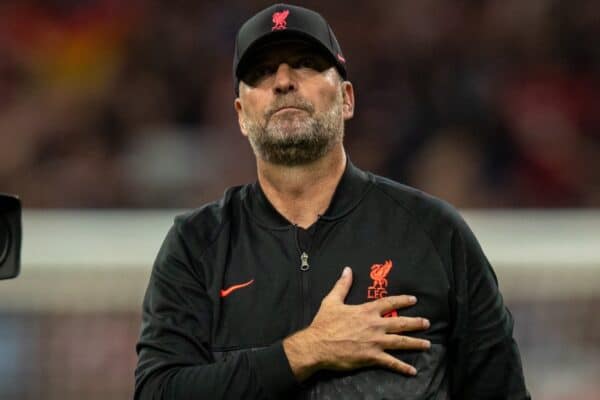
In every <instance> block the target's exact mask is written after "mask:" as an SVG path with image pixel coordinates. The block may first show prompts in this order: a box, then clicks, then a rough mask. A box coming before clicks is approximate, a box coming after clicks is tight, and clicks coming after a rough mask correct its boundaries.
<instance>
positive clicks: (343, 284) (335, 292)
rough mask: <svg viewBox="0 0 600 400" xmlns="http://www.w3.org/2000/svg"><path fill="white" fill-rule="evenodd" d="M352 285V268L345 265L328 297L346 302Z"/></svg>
mask: <svg viewBox="0 0 600 400" xmlns="http://www.w3.org/2000/svg"><path fill="white" fill-rule="evenodd" d="M351 286H352V269H351V268H350V267H344V269H343V271H342V275H341V276H340V279H338V280H337V282H336V283H335V285H333V289H331V291H330V292H329V294H328V295H327V297H329V298H332V299H335V300H337V301H340V302H342V303H343V302H344V300H345V299H346V296H347V295H348V292H349V291H350V287H351Z"/></svg>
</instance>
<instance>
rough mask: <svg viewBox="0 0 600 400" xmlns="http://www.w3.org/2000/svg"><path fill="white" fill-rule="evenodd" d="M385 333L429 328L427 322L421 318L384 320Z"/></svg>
mask: <svg viewBox="0 0 600 400" xmlns="http://www.w3.org/2000/svg"><path fill="white" fill-rule="evenodd" d="M385 323H386V332H387V333H400V332H411V331H420V330H423V329H427V328H429V326H430V323H429V320H427V319H425V318H421V317H392V318H385Z"/></svg>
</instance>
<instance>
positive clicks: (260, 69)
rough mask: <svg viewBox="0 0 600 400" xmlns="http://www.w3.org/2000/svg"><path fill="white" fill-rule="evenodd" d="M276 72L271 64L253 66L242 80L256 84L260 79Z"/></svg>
mask: <svg viewBox="0 0 600 400" xmlns="http://www.w3.org/2000/svg"><path fill="white" fill-rule="evenodd" d="M274 73H275V67H273V66H272V65H269V64H261V65H257V66H256V67H254V68H251V69H250V70H249V71H248V72H246V74H245V76H244V77H243V79H242V80H243V81H244V82H246V83H248V84H250V85H255V84H257V83H258V82H259V81H260V80H262V79H264V78H267V77H269V76H270V75H273V74H274Z"/></svg>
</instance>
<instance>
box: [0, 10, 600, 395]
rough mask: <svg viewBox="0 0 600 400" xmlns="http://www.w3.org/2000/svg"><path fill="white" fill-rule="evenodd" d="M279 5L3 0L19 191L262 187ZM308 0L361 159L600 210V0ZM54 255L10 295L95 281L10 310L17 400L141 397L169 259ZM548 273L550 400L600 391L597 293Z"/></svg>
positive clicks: (38, 195) (525, 321)
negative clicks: (243, 116)
mask: <svg viewBox="0 0 600 400" xmlns="http://www.w3.org/2000/svg"><path fill="white" fill-rule="evenodd" d="M269 4H271V3H269V2H266V1H257V0H232V1H224V2H220V1H212V0H204V1H203V0H170V1H167V0H160V1H159V0H128V1H121V0H19V1H10V0H9V1H0V192H5V193H14V194H18V195H19V196H20V197H21V199H22V201H23V204H24V206H25V207H26V208H28V209H31V208H37V209H40V210H41V211H40V212H41V213H42V214H43V213H45V212H47V211H46V210H47V209H53V208H57V209H58V208H60V209H62V208H72V209H77V210H79V209H81V208H87V209H114V208H122V209H128V210H129V209H131V210H133V209H141V208H142V209H151V208H169V209H183V208H191V207H197V206H199V205H201V204H202V203H204V202H206V201H209V200H212V199H215V198H218V197H220V196H221V194H222V193H223V190H224V189H225V188H226V187H227V186H231V185H238V184H243V183H247V182H250V181H254V180H255V170H254V157H253V155H252V152H251V149H250V146H249V145H248V143H247V141H246V140H245V138H244V137H243V136H242V135H241V134H240V133H239V128H238V126H237V119H236V116H235V112H234V109H233V100H234V96H235V95H234V88H233V80H232V71H231V68H232V54H233V46H234V39H235V33H236V31H237V29H238V28H239V26H240V25H241V24H242V22H243V21H245V20H246V19H247V18H248V17H249V16H251V15H252V14H253V13H254V12H256V11H257V10H259V9H261V8H263V7H265V6H267V5H269ZM294 4H298V5H304V6H307V7H309V8H314V9H316V10H318V11H320V12H321V13H322V14H323V15H324V16H325V17H326V18H327V20H328V21H329V22H330V24H331V25H332V26H333V28H334V31H335V33H336V36H337V38H338V40H339V41H340V44H341V47H342V49H343V51H344V56H345V58H346V60H347V63H348V69H349V79H350V80H351V81H352V82H353V84H354V86H355V91H356V94H357V110H356V115H355V118H354V119H353V120H352V121H350V122H349V123H348V125H347V132H346V143H347V149H348V152H349V155H350V158H351V159H352V160H353V162H354V163H355V164H357V165H358V166H360V167H362V168H364V169H368V170H371V171H373V172H375V173H378V174H381V175H385V176H388V177H391V178H393V179H396V180H398V181H400V182H403V183H406V184H409V185H411V186H415V187H417V188H419V189H422V190H424V191H426V192H429V193H432V194H434V195H437V196H439V197H442V198H444V199H446V200H448V201H450V202H451V203H453V204H454V205H456V206H457V207H459V208H461V209H469V208H494V209H496V208H519V207H521V208H536V209H538V208H552V209H556V210H558V209H559V208H560V209H562V208H587V209H592V208H597V207H600V45H599V43H600V1H597V0H571V1H567V0H564V1H558V0H454V1H451V0H418V1H417V0H381V1H380V0H378V1H356V2H349V1H343V0H321V1H316V0H310V1H296V2H294ZM590 211H591V210H590ZM77 212H78V211H77ZM557 212H558V211H557ZM38 218H39V219H40V220H41V221H42V222H41V223H40V226H43V224H44V222H43V221H45V219H44V215H42V216H41V217H40V216H38ZM74 218H78V217H77V216H75V217H74ZM98 218H99V219H102V215H100V216H99V217H98ZM532 223H535V222H532ZM26 228H27V226H26ZM49 229H50V228H49ZM85 229H87V228H85V227H82V232H83V231H84V230H85ZM89 229H94V228H89ZM50 231H52V230H51V229H50ZM28 234H29V236H28ZM161 234H163V233H162V231H161ZM549 234H551V232H549ZM115 236H118V235H115ZM28 239H31V232H27V230H26V232H25V237H24V245H25V247H27V245H28ZM113 239H115V238H113ZM115 240H118V238H117V239H115ZM573 240H577V239H576V238H573ZM523 245H526V243H523ZM66 247H68V245H67V246H66ZM29 251H31V252H35V251H37V249H29ZM96 256H98V255H90V257H91V258H93V257H96ZM42 258H43V257H42ZM49 263H51V261H49ZM86 265H87V264H86ZM55 267H56V268H57V269H56V270H55V269H48V270H47V271H45V270H44V269H43V268H38V269H36V267H35V266H30V265H24V266H23V275H22V276H21V277H19V278H18V279H17V280H15V281H12V282H2V285H4V286H2V285H0V299H1V298H2V296H3V295H5V294H9V293H11V291H10V289H15V290H16V291H19V290H20V291H21V292H20V293H24V295H23V297H24V299H27V298H28V296H29V293H31V296H30V297H31V298H32V299H33V298H43V296H44V295H45V294H47V292H48V291H50V290H49V289H45V287H46V288H47V287H49V286H52V288H53V290H54V291H55V292H61V291H63V292H64V293H66V294H65V296H70V294H69V293H71V292H72V290H73V287H72V286H74V285H81V286H80V289H79V292H78V293H80V295H78V296H77V297H75V296H73V298H68V299H66V300H65V302H64V303H60V305H59V306H56V307H53V306H49V307H47V308H43V309H38V308H36V307H34V306H31V307H29V308H28V306H27V304H29V303H27V302H25V303H23V304H16V305H15V304H9V303H8V302H4V300H0V399H11V400H12V399H18V400H22V399H57V400H58V399H61V400H65V399H82V398H85V399H88V400H93V399H120V398H130V397H131V395H132V392H133V391H132V389H133V368H134V366H135V362H136V356H135V353H134V346H135V341H136V339H137V335H138V332H139V326H140V304H139V302H140V301H141V295H142V294H143V286H144V285H145V283H146V282H147V275H146V274H145V273H146V272H147V271H149V269H150V265H146V266H143V268H144V269H143V273H140V272H139V271H140V270H132V271H129V272H126V271H125V270H124V269H123V270H119V265H115V266H114V268H113V269H108V270H107V271H106V272H102V271H101V269H97V270H94V271H98V272H94V273H92V269H89V270H88V269H85V268H82V269H79V270H78V269H77V268H74V267H73V266H64V267H61V266H55ZM59 267H60V268H59ZM513 267H515V266H513ZM518 267H519V266H516V270H518ZM541 267H542V268H543V267H544V266H541ZM559 267H563V266H562V265H561V266H559ZM565 267H567V265H565ZM587 267H588V266H585V268H587ZM592 267H594V268H596V269H594V268H590V269H589V270H588V274H587V275H585V276H590V277H594V278H596V279H597V277H598V274H597V272H593V271H598V267H599V265H593V266H592ZM61 268H62V269H61ZM71 268H72V269H71ZM56 271H59V272H60V273H58V272H56ZM534 271H535V272H534V273H533V274H532V278H531V279H530V280H528V281H526V282H529V283H523V284H529V285H531V286H532V287H531V293H532V294H531V296H530V297H527V296H525V297H519V298H516V297H511V296H510V295H509V296H508V297H507V298H506V301H507V304H508V305H509V306H510V307H511V309H512V310H513V314H514V315H515V318H516V321H517V322H516V333H515V335H516V337H517V340H518V342H519V344H520V346H521V349H522V354H523V360H524V365H525V371H526V375H527V378H528V383H529V385H530V388H532V390H533V394H534V395H535V394H539V396H538V397H536V396H534V398H543V399H546V400H566V399H578V400H590V399H600V383H598V381H597V379H595V378H593V377H594V376H599V375H598V374H599V373H600V361H599V360H600V325H599V324H598V318H596V314H597V310H598V306H599V305H600V297H599V295H598V293H595V294H594V293H592V294H590V293H589V292H586V293H585V294H577V293H573V297H572V298H571V297H569V296H567V297H564V296H563V297H562V298H554V297H552V296H549V295H547V294H546V293H545V292H543V291H544V290H545V289H543V288H542V286H539V287H538V285H534V284H531V282H538V281H537V275H536V274H537V271H538V270H534ZM540 271H542V270H540ZM568 271H570V270H568ZM574 271H575V270H574ZM589 271H592V272H591V273H590V272H589ZM75 273H76V274H77V276H78V278H77V279H79V280H78V281H76V280H74V279H73V278H72V277H73V275H74V274H75ZM94 274H103V275H102V276H103V277H104V278H103V279H105V280H106V282H107V283H106V285H105V286H106V287H109V286H110V287H112V288H113V289H111V290H112V291H110V290H107V291H106V292H102V293H101V294H100V295H101V296H104V297H96V300H97V299H98V298H100V302H105V303H106V304H109V303H110V300H111V299H112V298H113V297H115V294H116V293H121V292H122V290H124V289H123V288H122V287H121V286H119V285H120V284H125V283H128V284H129V283H131V285H132V286H131V288H133V289H130V290H132V293H133V294H132V296H133V298H135V300H131V301H130V302H129V303H128V305H127V307H124V308H118V309H110V307H108V306H107V307H106V308H102V309H101V310H99V311H98V310H96V311H86V312H83V311H81V310H79V308H78V307H79V306H80V305H85V304H86V301H88V300H89V298H90V296H89V295H86V294H85V292H86V290H89V291H90V292H91V291H93V290H92V289H94V288H96V287H98V288H99V287H100V286H99V285H98V282H99V281H100V280H99V279H97V278H96V277H97V275H94ZM127 274H129V275H127ZM501 275H502V274H501ZM541 275H543V274H540V279H541V278H544V277H542V276H541ZM507 276H508V275H507ZM544 279H545V282H546V283H548V282H553V283H554V284H555V285H556V286H560V285H559V283H560V282H554V281H553V279H552V276H550V275H547V276H545V278H544ZM581 279H583V280H585V279H586V278H581ZM505 281H506V280H505ZM588 281H591V279H588ZM32 282H33V283H35V285H37V286H35V285H34V284H33V283H32ZM74 282H79V283H74ZM81 282H83V284H82V283H81ZM522 282H525V281H522ZM502 284H503V281H502V280H501V287H502ZM513 284H515V285H519V281H518V279H514V282H513ZM69 285H71V286H69ZM534 286H535V287H534ZM34 287H35V288H36V289H35V290H34V289H32V288H34ZM545 287H546V286H544V288H545ZM102 288H104V286H102ZM98 290H101V289H98ZM102 290H103V289H102ZM536 290H537V292H536ZM524 292H527V290H524ZM3 293H4V294H3ZM40 296H41V297H40ZM96 300H95V301H96ZM41 302H43V300H42V301H41ZM69 303H72V304H73V306H68V305H65V304H69ZM32 304H33V303H32ZM15 310H17V311H15ZM48 310H50V311H48Z"/></svg>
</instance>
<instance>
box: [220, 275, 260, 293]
mask: <svg viewBox="0 0 600 400" xmlns="http://www.w3.org/2000/svg"><path fill="white" fill-rule="evenodd" d="M252 282H254V279H250V280H249V281H248V282H244V283H240V284H238V285H233V286H229V287H228V288H227V289H221V297H227V296H229V295H230V294H231V293H232V292H234V291H236V290H238V289H241V288H245V287H246V286H250V285H252Z"/></svg>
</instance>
